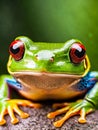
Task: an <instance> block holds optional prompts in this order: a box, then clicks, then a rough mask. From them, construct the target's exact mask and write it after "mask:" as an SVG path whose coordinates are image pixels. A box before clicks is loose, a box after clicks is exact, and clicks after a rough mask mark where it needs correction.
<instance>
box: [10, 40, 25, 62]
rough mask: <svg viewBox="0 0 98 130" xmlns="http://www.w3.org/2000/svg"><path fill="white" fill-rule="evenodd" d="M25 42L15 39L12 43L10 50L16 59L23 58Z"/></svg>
mask: <svg viewBox="0 0 98 130" xmlns="http://www.w3.org/2000/svg"><path fill="white" fill-rule="evenodd" d="M24 50H25V47H24V43H23V42H22V41H20V40H15V41H13V42H12V43H11V44H10V47H9V52H10V55H11V56H12V57H13V58H14V59H15V60H16V61H19V60H21V59H22V58H23V55H24Z"/></svg>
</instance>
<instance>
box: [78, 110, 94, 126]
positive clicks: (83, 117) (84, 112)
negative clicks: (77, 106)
mask: <svg viewBox="0 0 98 130" xmlns="http://www.w3.org/2000/svg"><path fill="white" fill-rule="evenodd" d="M93 111H94V109H92V108H90V109H87V108H82V109H81V110H80V112H79V114H80V118H79V119H78V122H79V123H82V124H83V123H86V122H87V120H86V115H87V114H88V113H91V112H93Z"/></svg>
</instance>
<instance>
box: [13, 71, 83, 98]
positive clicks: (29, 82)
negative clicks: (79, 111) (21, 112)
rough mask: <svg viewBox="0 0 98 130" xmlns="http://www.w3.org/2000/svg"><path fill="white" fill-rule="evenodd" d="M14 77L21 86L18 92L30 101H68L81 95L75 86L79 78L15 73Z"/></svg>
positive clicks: (81, 92)
mask: <svg viewBox="0 0 98 130" xmlns="http://www.w3.org/2000/svg"><path fill="white" fill-rule="evenodd" d="M14 77H15V78H17V80H18V81H19V82H20V83H21V84H22V89H21V90H20V91H19V92H20V93H21V94H22V95H23V96H25V97H26V98H29V99H32V100H46V99H70V98H73V97H76V96H78V95H81V94H83V93H84V92H85V91H80V90H78V89H77V87H76V84H77V83H78V82H79V81H80V78H81V77H80V76H75V75H66V74H51V73H33V74H32V73H22V74H21V73H16V74H14Z"/></svg>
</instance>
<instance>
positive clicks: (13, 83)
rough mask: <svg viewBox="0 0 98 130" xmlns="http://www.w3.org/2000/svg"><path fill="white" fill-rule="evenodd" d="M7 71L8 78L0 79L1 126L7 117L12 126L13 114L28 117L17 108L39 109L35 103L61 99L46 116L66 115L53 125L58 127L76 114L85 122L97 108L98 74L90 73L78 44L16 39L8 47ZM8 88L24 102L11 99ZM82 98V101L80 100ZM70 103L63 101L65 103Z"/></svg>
mask: <svg viewBox="0 0 98 130" xmlns="http://www.w3.org/2000/svg"><path fill="white" fill-rule="evenodd" d="M9 52H10V56H9V60H8V64H7V69H8V72H9V73H10V75H1V77H0V125H4V124H5V123H6V120H5V118H4V116H5V115H6V114H9V115H10V117H11V123H12V124H16V123H18V122H19V120H18V118H16V117H15V115H14V112H16V113H17V114H19V116H20V117H21V118H26V117H28V116H29V114H28V113H25V112H23V111H22V110H21V109H20V108H19V107H18V106H19V105H21V106H29V107H34V108H39V107H41V105H40V104H39V103H36V102H35V101H41V100H57V101H59V100H64V103H55V104H53V107H55V108H59V109H58V110H56V111H54V112H50V113H49V114H48V115H47V117H48V118H54V117H55V116H57V115H60V114H62V113H66V114H65V116H64V117H62V118H61V119H60V120H58V121H56V122H54V126H56V127H61V126H62V125H63V123H64V122H65V121H66V120H67V119H69V118H70V117H71V116H74V115H77V114H79V115H80V117H79V119H78V121H79V122H80V123H85V122H86V118H85V117H86V114H88V113H90V112H92V111H94V110H95V109H97V108H98V72H90V71H89V70H90V62H89V58H88V56H87V54H86V49H85V47H84V45H83V44H82V43H81V41H79V40H77V39H72V40H69V41H67V42H65V43H43V42H42V43H40V42H33V41H32V40H31V39H29V38H28V37H25V36H19V37H17V38H16V39H15V40H14V41H13V42H12V43H11V44H10V46H9ZM10 88H13V89H16V90H17V91H18V92H19V93H20V94H21V95H22V96H24V97H25V98H27V99H30V100H32V101H34V103H33V102H31V101H29V100H25V99H11V97H10V96H11V91H10ZM81 96H83V99H81V100H79V99H80V97H81ZM74 98H75V99H78V100H76V101H73V102H66V101H67V100H70V101H72V100H73V99H74Z"/></svg>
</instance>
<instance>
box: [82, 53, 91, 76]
mask: <svg viewBox="0 0 98 130" xmlns="http://www.w3.org/2000/svg"><path fill="white" fill-rule="evenodd" d="M84 67H85V72H84V74H83V75H82V77H84V76H85V75H86V74H87V73H88V71H89V70H90V61H89V58H88V56H87V55H86V57H85V62H84Z"/></svg>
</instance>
